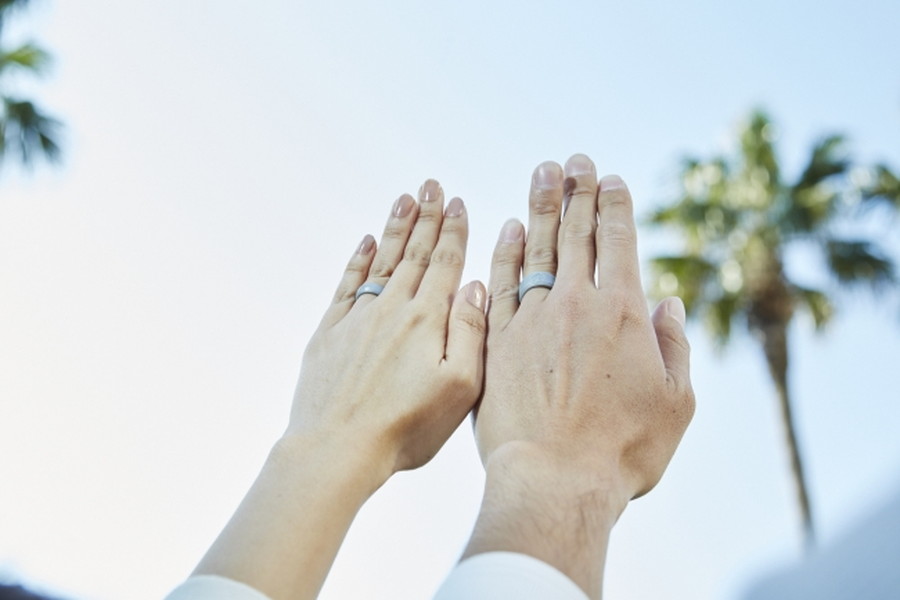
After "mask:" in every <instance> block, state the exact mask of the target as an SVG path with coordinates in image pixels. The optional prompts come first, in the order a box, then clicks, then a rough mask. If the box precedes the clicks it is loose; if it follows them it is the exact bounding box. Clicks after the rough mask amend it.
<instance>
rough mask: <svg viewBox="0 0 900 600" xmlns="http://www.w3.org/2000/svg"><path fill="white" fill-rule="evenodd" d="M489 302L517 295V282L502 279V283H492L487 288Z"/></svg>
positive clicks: (516, 296)
mask: <svg viewBox="0 0 900 600" xmlns="http://www.w3.org/2000/svg"><path fill="white" fill-rule="evenodd" d="M488 293H489V296H490V298H491V302H495V301H502V300H509V299H512V298H518V297H519V284H517V283H514V282H508V281H504V282H502V283H492V284H491V289H490V290H489V292H488Z"/></svg>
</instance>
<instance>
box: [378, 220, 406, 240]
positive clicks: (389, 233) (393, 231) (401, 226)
mask: <svg viewBox="0 0 900 600" xmlns="http://www.w3.org/2000/svg"><path fill="white" fill-rule="evenodd" d="M391 221H392V222H390V223H388V224H387V225H385V227H384V233H383V234H382V236H381V237H382V241H383V240H405V239H406V236H407V235H409V225H407V224H406V223H397V222H393V219H392V220H391Z"/></svg>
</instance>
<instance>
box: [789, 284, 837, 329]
mask: <svg viewBox="0 0 900 600" xmlns="http://www.w3.org/2000/svg"><path fill="white" fill-rule="evenodd" d="M791 291H792V292H793V293H794V298H795V299H796V301H797V304H798V305H799V306H800V308H802V309H804V310H806V312H808V313H809V315H810V316H811V317H812V318H813V322H814V323H815V325H816V329H817V330H822V329H824V327H825V326H826V325H827V324H828V323H829V322H830V321H831V317H832V316H834V306H833V305H832V303H831V300H829V298H828V296H827V295H826V294H825V293H824V292H822V291H821V290H815V289H812V288H804V287H801V286H798V285H794V286H792V287H791Z"/></svg>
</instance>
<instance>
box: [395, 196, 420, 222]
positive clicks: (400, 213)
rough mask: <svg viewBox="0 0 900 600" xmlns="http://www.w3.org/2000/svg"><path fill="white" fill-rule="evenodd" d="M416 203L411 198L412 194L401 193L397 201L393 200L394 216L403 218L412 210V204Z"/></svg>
mask: <svg viewBox="0 0 900 600" xmlns="http://www.w3.org/2000/svg"><path fill="white" fill-rule="evenodd" d="M415 203H416V201H415V200H413V199H412V196H410V195H409V194H403V195H402V196H400V197H399V198H397V201H396V202H394V216H395V217H397V218H403V217H405V216H406V215H408V214H409V211H411V210H412V207H413V205H414V204H415Z"/></svg>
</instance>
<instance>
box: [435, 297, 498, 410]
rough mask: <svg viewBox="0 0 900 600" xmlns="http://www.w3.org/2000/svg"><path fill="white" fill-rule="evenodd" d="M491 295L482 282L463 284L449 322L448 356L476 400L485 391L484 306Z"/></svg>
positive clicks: (448, 361) (446, 353) (454, 302)
mask: <svg viewBox="0 0 900 600" xmlns="http://www.w3.org/2000/svg"><path fill="white" fill-rule="evenodd" d="M486 297H487V295H486V293H485V290H484V285H482V284H481V282H480V281H473V282H471V283H469V284H467V285H466V286H465V287H463V288H462V289H461V290H460V291H459V293H458V294H456V297H455V298H454V299H453V305H452V307H451V308H450V319H449V322H448V325H447V349H446V351H445V353H444V358H445V360H446V361H447V364H448V366H450V367H452V368H453V369H454V370H455V372H456V373H457V374H458V377H460V379H461V380H462V381H464V382H467V383H468V384H469V385H471V386H472V390H473V397H472V401H473V402H474V401H475V398H476V397H477V395H478V392H479V391H480V390H481V379H482V374H483V372H484V336H485V333H486V324H485V317H484V305H485V299H486Z"/></svg>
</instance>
